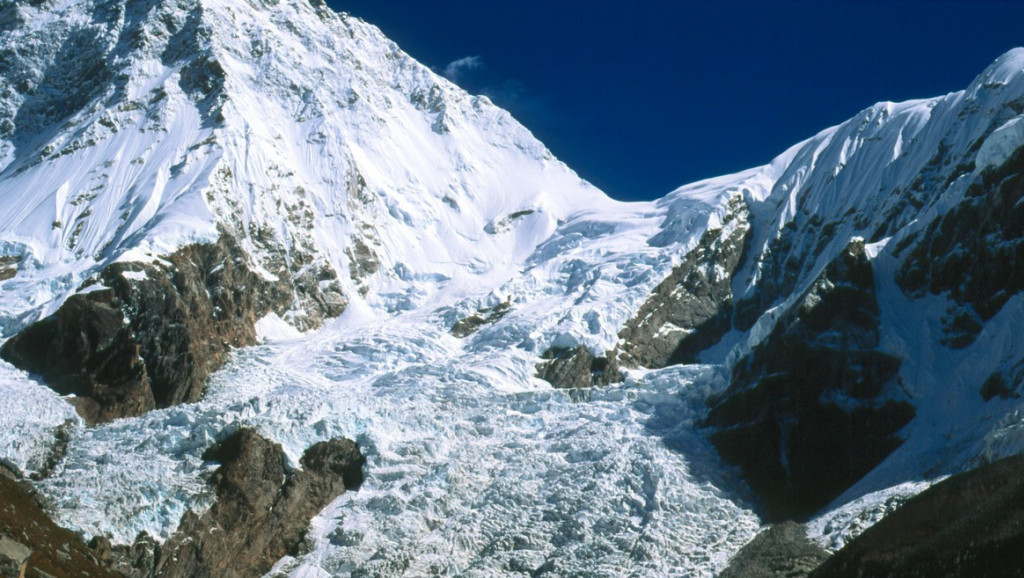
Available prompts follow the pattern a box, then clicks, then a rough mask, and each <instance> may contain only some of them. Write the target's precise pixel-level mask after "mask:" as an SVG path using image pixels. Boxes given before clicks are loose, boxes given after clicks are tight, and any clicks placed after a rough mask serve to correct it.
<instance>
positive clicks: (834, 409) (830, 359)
mask: <svg viewBox="0 0 1024 578" xmlns="http://www.w3.org/2000/svg"><path fill="white" fill-rule="evenodd" d="M878 323H879V307H878V303H877V300H876V295H875V285H874V275H873V272H872V269H871V263H870V261H869V260H868V259H867V256H866V254H865V252H864V243H863V242H862V241H854V242H852V243H850V245H849V246H848V247H847V248H846V250H845V251H844V252H843V253H842V254H841V255H840V256H839V257H838V258H837V259H835V260H834V261H833V262H832V263H831V264H829V266H828V267H826V268H825V270H824V271H823V272H822V274H821V275H820V276H819V277H818V278H817V279H816V280H815V282H814V283H813V285H812V286H811V287H810V288H809V289H808V290H807V291H806V292H805V293H804V294H803V295H802V296H801V298H800V299H799V300H798V301H797V303H796V304H795V306H793V307H792V308H790V309H789V310H788V311H787V313H785V314H784V315H783V316H782V317H781V318H780V319H779V320H778V321H777V323H776V325H775V327H774V329H773V330H772V332H771V333H770V335H769V336H768V337H767V338H766V339H765V340H764V341H763V342H762V343H761V344H759V345H758V346H757V347H755V348H754V349H753V351H751V353H750V354H749V355H747V356H746V357H745V358H743V359H741V360H740V361H739V362H738V363H737V365H736V366H735V367H734V368H733V372H732V378H731V382H730V385H729V387H728V389H727V390H726V391H725V392H724V393H722V394H721V395H720V396H717V397H715V398H713V399H711V400H709V406H710V412H709V414H708V417H707V419H706V425H708V426H711V427H712V428H714V430H713V433H712V434H711V440H712V442H713V443H714V444H715V446H716V447H717V448H718V450H719V452H720V453H721V454H722V457H724V458H725V459H726V460H727V461H729V462H732V463H734V464H737V465H739V466H740V467H742V469H743V472H744V476H745V478H746V479H747V481H748V483H749V484H750V486H751V488H752V489H753V490H754V491H755V492H757V493H758V494H759V495H760V496H761V498H762V500H763V503H764V505H765V507H766V509H767V512H766V513H767V515H768V517H769V518H773V519H787V518H793V517H795V518H801V517H803V516H806V515H808V514H810V513H812V512H813V511H815V510H817V509H818V508H820V507H822V506H824V505H826V504H827V503H828V502H829V501H831V500H832V499H834V498H835V497H837V496H838V495H839V494H840V493H841V492H842V491H843V490H845V489H846V488H847V487H849V486H850V485H851V484H852V483H853V482H855V481H857V480H858V479H860V478H861V477H862V476H863V475H864V474H866V473H867V472H868V471H870V470H871V469H872V468H873V467H874V466H875V465H877V464H878V463H879V462H880V461H881V460H882V459H884V458H885V457H886V456H887V455H888V454H889V453H890V452H892V450H894V449H895V448H896V447H898V446H899V445H900V443H901V440H900V438H899V437H898V436H897V432H898V431H899V430H900V428H902V427H903V426H904V425H905V424H906V423H907V422H908V421H909V420H910V419H911V418H912V417H913V415H914V408H913V406H911V405H910V404H909V403H908V402H907V401H906V400H905V399H904V397H903V395H902V393H901V392H900V390H899V388H897V387H895V379H894V378H895V376H896V374H897V372H898V370H899V367H900V360H899V359H898V358H895V357H892V356H890V355H887V354H885V353H883V352H881V351H879V350H878V349H877V347H878V342H879V333H878Z"/></svg>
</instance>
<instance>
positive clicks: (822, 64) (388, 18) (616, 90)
mask: <svg viewBox="0 0 1024 578" xmlns="http://www.w3.org/2000/svg"><path fill="white" fill-rule="evenodd" d="M328 2H329V4H330V5H331V6H332V7H333V8H334V9H336V10H339V11H345V12H350V13H351V14H353V15H355V16H358V17H361V18H363V19H364V20H367V21H369V22H371V23H373V24H375V25H377V26H378V27H380V28H381V29H382V30H383V31H384V33H385V34H387V35H388V36H389V37H390V38H391V39H392V40H394V41H395V42H397V43H398V45H399V46H401V47H402V48H403V49H404V50H405V51H406V52H408V53H409V54H411V55H412V56H413V57H414V58H416V59H418V60H419V61H421V62H423V63H424V64H427V65H429V66H431V67H433V68H434V69H435V70H437V71H438V72H443V71H445V69H446V67H448V66H449V64H450V63H452V62H454V61H456V60H459V59H463V58H472V59H471V60H468V61H466V62H467V63H470V65H467V66H463V67H461V68H458V70H457V71H456V74H455V75H453V76H454V77H453V80H455V81H456V82H457V83H458V84H460V85H461V86H462V87H463V88H465V89H466V90H468V91H470V92H472V93H474V94H487V95H488V96H490V97H491V99H492V100H493V101H494V102H495V103H497V104H498V105H500V106H502V107H504V108H506V109H508V110H509V111H511V112H512V114H513V115H514V116H515V117H516V118H517V119H518V120H519V121H520V122H522V123H523V124H525V125H526V126H527V127H528V128H529V129H530V130H532V131H533V133H534V134H535V135H536V136H537V137H538V138H539V139H540V140H542V141H543V142H544V143H545V144H546V145H547V146H548V147H549V148H550V149H551V150H552V152H554V154H555V155H556V156H558V157H559V158H560V159H561V160H563V161H565V162H566V163H567V164H568V165H569V166H570V167H572V168H573V169H575V170H576V171H577V172H578V173H579V174H580V175H581V176H582V177H583V178H585V179H587V180H589V181H591V182H592V183H594V184H595V185H597V186H598V187H600V188H601V189H603V190H604V191H605V192H607V193H608V194H610V195H611V196H613V197H617V198H621V199H643V198H654V197H660V196H662V195H664V194H666V193H668V192H669V191H671V190H672V189H674V188H676V187H677V186H679V185H682V184H685V183H688V182H692V181H695V180H698V179H701V178H705V177H712V176H716V175H721V174H726V173H730V172H735V171H738V170H742V169H745V168H749V167H753V166H757V165H761V164H764V163H766V162H768V161H770V160H771V159H772V158H773V157H774V156H775V155H777V154H779V153H781V152H782V151H783V150H785V149H786V148H787V147H789V146H790V145H792V144H795V143H796V142H798V141H800V140H803V139H805V138H807V137H810V136H812V135H813V134H815V133H816V132H818V131H819V130H821V129H824V128H827V127H829V126H831V125H834V124H838V123H839V122H842V121H844V120H846V119H847V118H849V117H851V116H853V115H855V114H856V113H857V112H858V111H860V110H861V109H863V108H866V107H868V106H870V105H871V104H873V103H875V102H878V101H881V100H894V101H899V100H907V99H911V98H924V97H930V96H937V95H940V94H945V93H947V92H952V91H955V90H960V89H962V88H965V87H966V86H967V84H968V83H970V81H971V80H972V79H973V78H974V76H976V75H977V74H978V73H980V72H981V71H982V70H983V69H984V68H985V67H986V66H987V65H988V64H990V63H991V62H992V61H993V60H994V59H995V58H996V57H997V56H999V55H1000V54H1002V53H1003V52H1005V51H1006V50H1008V49H1010V48H1012V47H1014V46H1019V45H1024V2H1010V1H1001V2H983V1H978V0H975V1H971V2H942V1H924V0H919V1H906V0H905V1H902V2H879V1H874V2H873V1H847V2H814V1H810V0H804V1H789V2H764V1H762V2H723V1H719V2H710V1H708V2H696V1H692V2H686V1H681V0H678V1H670V0H646V1H639V0H633V1H624V0H472V1H470V0H328ZM450 70H451V69H449V71H450Z"/></svg>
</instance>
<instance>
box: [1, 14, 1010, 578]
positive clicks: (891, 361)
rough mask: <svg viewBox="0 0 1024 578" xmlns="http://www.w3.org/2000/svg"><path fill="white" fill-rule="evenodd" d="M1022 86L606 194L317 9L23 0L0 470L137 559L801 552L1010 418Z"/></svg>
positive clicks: (721, 564) (110, 556) (8, 231)
mask: <svg viewBox="0 0 1024 578" xmlns="http://www.w3.org/2000/svg"><path fill="white" fill-rule="evenodd" d="M1022 116H1024V50H1014V51H1011V52H1009V53H1007V54H1005V55H1003V56H1002V57H1000V58H999V59H997V60H996V62H995V63H994V64H993V65H992V66H991V67H989V68H988V69H987V70H986V71H984V72H983V73H982V74H981V75H980V76H979V77H978V78H977V79H976V80H975V81H974V82H973V83H972V84H971V86H969V87H968V88H967V89H966V90H964V91H961V92H957V93H952V94H949V95H946V96H942V97H938V98H933V99H928V100H920V101H913V102H906V103H880V104H878V105H875V106H873V107H870V108H868V109H866V110H865V111H862V112H861V113H860V114H858V115H857V116H855V117H854V118H853V119H851V120H850V121H848V122H846V123H843V124H842V125H839V126H837V127H833V128H830V129H826V130H824V131H822V132H821V133H819V134H817V135H815V136H813V137H812V138H810V139H808V140H806V141H804V142H802V143H799V144H797V145H795V146H794V147H792V148H790V149H789V150H788V151H786V152H784V153H783V154H782V155H780V156H779V157H777V158H776V159H774V160H773V161H772V162H771V163H769V164H768V165H765V166H763V167H759V168H755V169H751V170H749V171H745V172H742V173H738V174H735V175H729V176H724V177H720V178H716V179H710V180H707V181H701V182H698V183H694V184H692V185H687V186H684V187H681V188H680V189H678V190H676V191H673V192H672V193H670V194H668V195H667V196H665V197H664V198H662V199H659V200H657V201H653V202H645V203H620V202H617V201H613V200H611V199H609V198H607V197H606V196H605V195H603V194H602V193H601V192H600V191H598V190H596V189H594V188H593V187H592V186H590V185H589V184H587V183H586V182H584V181H582V180H581V179H579V177H578V176H576V175H575V174H574V173H573V172H572V171H571V170H570V169H569V168H568V167H566V166H565V165H563V164H562V163H560V162H558V161H557V160H556V159H555V158H554V157H553V156H552V155H551V154H550V153H549V152H548V151H547V150H546V149H545V148H544V146H543V145H542V144H541V143H539V142H538V141H537V140H536V139H534V138H533V136H532V135H531V134H530V133H529V131H527V130H526V129H525V128H523V127H522V126H521V125H519V124H518V123H516V122H515V121H514V120H513V119H512V118H511V117H510V116H509V115H508V113H506V112H504V111H502V110H500V109H498V108H497V107H495V106H494V105H493V104H491V103H490V102H489V101H488V100H487V99H486V98H485V97H479V96H471V95H468V94H466V93H465V92H463V91H461V90H460V89H459V88H457V87H456V86H454V85H452V84H451V83H449V82H448V81H446V80H444V79H443V78H440V77H438V76H437V75H435V74H434V73H433V72H431V71H430V70H429V69H428V68H426V67H424V66H422V65H420V64H419V63H417V62H415V61H414V60H413V59H412V58H410V57H409V56H408V55H406V54H405V53H403V52H402V51H401V50H399V49H398V48H397V47H396V46H395V45H394V44H393V43H392V42H390V41H389V40H387V39H386V38H385V37H384V36H383V35H382V34H381V33H380V32H379V31H378V30H377V29H376V28H374V27H372V26H370V25H368V24H366V23H364V22H361V21H359V20H358V19H356V18H353V17H350V16H348V15H345V14H336V13H334V12H332V11H331V10H329V9H328V8H327V7H325V6H324V5H322V4H321V3H318V2H306V1H300V0H290V1H282V2H273V3H272V2H258V1H255V0H253V1H245V0H140V1H132V2H125V1H117V0H109V1H106V0H85V1H75V2H72V1H70V0H46V1H44V2H17V1H6V2H3V1H0V204H2V205H3V210H0V332H2V339H3V340H4V342H3V344H2V346H0V356H2V357H3V358H4V359H5V360H7V361H8V362H10V364H13V365H10V364H7V363H4V364H2V365H0V390H2V392H3V395H0V432H2V433H0V460H2V463H3V465H4V467H5V468H6V469H7V470H10V471H11V472H13V474H12V475H15V476H16V477H20V478H22V479H23V482H24V481H26V480H27V479H31V486H32V488H33V492H35V496H36V499H37V500H38V501H40V502H41V504H42V505H43V509H44V510H45V511H46V513H47V514H48V515H50V516H52V517H53V519H54V520H55V521H56V522H58V523H59V524H61V525H63V526H65V527H67V528H69V529H71V530H73V531H74V532H78V533H79V534H81V535H83V536H86V537H89V538H91V537H93V536H99V538H97V539H96V540H93V541H92V544H93V549H92V550H91V552H92V554H91V556H93V558H95V560H94V562H95V564H96V565H98V567H103V568H104V570H103V571H114V570H116V571H119V572H122V573H123V574H126V575H167V576H170V575H189V574H193V575H200V574H203V573H208V574H209V575H222V574H223V572H224V571H225V570H224V569H225V568H229V567H230V568H235V570H234V571H237V572H240V573H241V574H240V575H247V574H252V575H257V574H260V573H267V574H268V575H271V576H286V575H290V576H334V575H342V576H370V575H374V576H394V575H480V576H483V575H495V574H504V575H537V576H539V575H551V576H556V575H595V576H601V575H621V574H623V573H627V574H636V575H680V576H712V575H716V574H718V573H720V572H723V571H725V572H726V573H728V572H733V573H734V574H733V575H735V572H736V571H737V570H736V569H735V568H731V569H729V570H726V567H727V566H728V564H729V561H730V559H731V558H732V557H733V556H734V555H735V554H736V553H737V552H738V551H740V548H741V547H743V546H744V545H745V544H747V543H748V542H751V540H752V539H753V538H754V537H755V536H757V535H758V533H759V529H760V528H761V527H762V525H763V524H765V523H767V522H772V521H781V520H794V519H795V520H798V521H800V522H805V523H806V527H805V528H794V527H792V526H789V525H783V526H779V527H778V528H777V529H775V530H772V531H771V533H763V534H762V535H761V536H760V537H759V540H761V542H760V543H764V544H772V543H775V542H776V541H779V540H782V541H786V540H788V541H791V542H792V541H797V542H799V541H800V540H803V539H804V538H803V535H804V533H806V535H807V539H809V540H810V541H811V542H813V543H814V544H816V546H813V547H812V546H811V545H810V544H805V545H799V544H797V545H794V546H793V548H792V549H783V550H778V551H786V552H793V558H794V559H798V560H799V564H796V566H799V567H800V568H804V569H805V570H809V569H810V567H812V566H813V565H814V564H817V562H818V561H819V560H820V559H821V557H823V556H825V555H827V552H829V551H836V550H840V549H842V548H843V546H844V545H845V544H846V543H847V542H850V541H851V540H854V542H852V543H851V544H856V543H857V540H856V536H857V535H859V534H860V533H861V532H862V531H863V530H864V529H865V528H867V527H868V526H871V525H872V524H873V523H874V522H876V521H878V520H879V519H882V518H883V517H885V516H886V515H888V514H889V513H890V512H891V511H892V510H893V509H895V508H896V507H897V506H898V505H899V504H901V503H903V502H904V501H905V500H907V499H908V498H909V497H911V496H913V495H915V494H917V493H919V492H921V491H922V490H924V489H925V488H927V487H928V486H929V485H930V484H932V483H934V482H936V481H939V480H941V479H943V478H944V477H946V476H948V475H951V474H956V473H959V472H962V471H967V470H971V469H973V468H975V467H977V466H980V465H982V464H985V463H987V462H991V461H995V460H998V459H999V458H1003V457H1008V456H1013V455H1015V454H1018V453H1020V451H1021V450H1022V449H1024V436H1022V434H1021V432H1022V431H1024V429H1022V428H1021V427H1020V426H1021V423H1022V422H1021V419H1022V418H1021V410H1022V409H1024V407H1022V405H1024V404H1022V402H1021V401H1020V392H1019V390H1018V388H1019V385H1020V383H1021V380H1022V373H1024V370H1022V369H1021V368H1022V367H1024V345H1022V344H1020V343H1019V340H1016V339H1015V337H1014V336H1015V335H1016V334H1017V332H1018V331H1019V330H1021V329H1022V327H1021V326H1022V325H1024V308H1022V307H1024V306H1022V304H1021V302H1020V301H1021V297H1020V292H1021V290H1022V289H1024V281H1022V280H1021V279H1024V277H1021V275H1022V274H1020V273H1019V272H1018V266H1017V264H1018V263H1020V262H1021V260H1020V259H1018V253H1019V251H1020V247H1021V246H1022V243H1024V238H1022V234H1024V230H1020V226H1021V223H1024V220H1022V218H1019V217H1020V215H1018V214H1017V213H1018V212H1020V206H1021V202H1020V201H1021V198H1022V197H1024V181H1022V180H1021V176H1020V175H1021V170H1022V169H1024V148H1022V145H1024V128H1021V127H1024V124H1020V119H1021V117H1022ZM1022 270H1024V269H1022ZM19 368H20V369H19ZM592 386H600V387H592ZM55 432H58V433H56V434H55ZM342 438H347V439H348V440H354V442H355V443H352V442H350V441H341V440H342ZM225 448H227V449H225ZM325 448H332V449H331V450H330V451H329V452H328V450H327V449H325ZM325 452H327V453H325ZM332 452H333V453H332ZM311 456H312V457H311ZM363 460H365V469H364V468H363V466H362V464H363ZM353 464H354V465H353ZM353 467H355V468H357V469H358V470H359V472H360V477H363V478H364V479H362V480H361V483H357V482H355V481H353V480H352V475H354V474H351V471H352V470H351V468H353ZM979 471H983V470H979ZM984 471H988V470H984ZM1000 471H1001V470H1000ZM343 472H350V473H349V474H345V475H348V476H349V477H348V478H345V475H343ZM979 475H983V476H986V477H984V478H983V479H985V480H992V479H995V480H1000V479H1005V476H1004V477H1000V476H999V475H995V476H994V477H993V476H992V475H989V474H979ZM343 478H344V479H343ZM953 479H954V480H955V479H958V478H953ZM951 482H952V480H951ZM985 483H990V482H988V481H986V482H985ZM357 486H358V491H348V492H343V490H344V488H345V487H348V488H350V489H351V488H355V487H357ZM941 486H942V484H939V485H936V486H935V488H936V490H941V488H940V487H941ZM951 487H954V488H955V487H957V486H955V484H954V485H953V486H951ZM1006 487H1008V488H1009V487H1010V486H1009V485H1007V486H1006ZM11 491H14V490H11ZM953 492H954V493H953V495H959V494H956V490H953ZM924 498H925V496H922V499H924ZM935 502H936V500H934V499H933V500H932V502H928V501H927V500H926V501H925V502H924V503H926V504H927V503H935ZM938 502H941V500H938ZM914 503H920V502H914ZM1000 504H1001V502H1000ZM909 507H910V504H908V508H909ZM915 507H918V508H920V507H922V506H915ZM20 511H25V512H28V511H29V510H20ZM274 512H279V513H278V514H274ZM280 512H296V514H295V516H294V517H295V519H293V520H290V523H289V524H283V523H282V522H281V518H280V516H281V514H280ZM25 515H28V514H25ZM33 515H34V514H33ZM275 516H277V517H275ZM917 516H918V517H919V518H920V517H922V516H924V515H922V514H918V515H917ZM310 518H311V520H310ZM924 518H927V516H924ZM1010 518H1012V515H1011V516H1010ZM296 520H299V522H296ZM307 521H308V523H307ZM965 523H968V524H975V522H974V521H968V522H965ZM976 526H977V524H975V525H972V526H970V527H972V528H973V527H976ZM11 527H14V526H11ZM879 527H880V528H881V527H882V526H879ZM1001 527H1002V526H1001ZM1011 527H1012V525H1011ZM213 528H219V529H220V530H219V531H221V532H222V534H218V533H217V532H214V533H213V534H211V533H210V530H211V529H213ZM54 531H56V530H54ZM13 532H14V531H13V530H10V531H9V532H8V533H13ZM199 535H207V536H213V535H218V536H220V535H222V536H224V537H223V538H209V539H208V540H205V541H204V540H198V541H197V540H196V539H194V538H190V536H193V537H194V536H199ZM912 535H913V534H912ZM864 536H865V538H864V539H865V540H870V539H872V538H870V536H869V534H867V533H865V534H864ZM7 539H9V540H13V541H14V542H17V541H18V539H17V537H15V536H8V537H7ZM233 539H239V540H242V541H243V542H245V543H248V544H251V545H255V546H253V548H256V547H257V546H258V548H256V549H259V550H261V551H260V552H259V553H256V551H255V550H253V552H251V553H245V552H242V553H240V554H239V559H241V558H244V559H246V560H247V562H251V563H252V565H251V566H248V565H247V566H242V565H234V562H232V561H231V560H229V559H228V558H227V557H226V556H227V554H226V552H238V549H237V548H234V547H233V546H231V545H230V544H232V542H231V540H233ZM1014 539H1016V538H1015V537H1014V535H1011V536H1009V537H1006V536H1002V537H998V539H996V540H994V541H993V543H995V544H1004V543H1011V544H1012V543H1013V540H1014ZM911 541H912V540H911ZM22 545H23V546H24V544H23V543H22ZM805 546H806V547H805ZM947 546H948V545H947ZM913 547H917V548H920V544H917V545H914V546H913ZM944 547H945V546H944ZM999 547H1000V548H1002V546H999ZM75 548H78V546H75ZM815 548H817V549H815ZM851 548H853V550H851V552H853V553H852V554H848V555H847V554H844V555H843V556H844V557H836V558H835V560H836V562H835V563H834V564H836V565H839V564H843V565H844V566H843V568H850V567H851V566H849V565H850V564H856V563H859V562H857V561H858V560H871V561H870V563H871V564H876V563H878V562H877V559H872V558H865V557H864V555H863V554H857V552H861V551H863V547H857V546H853V545H851ZM857 548H861V549H860V550H858V549H857ZM44 549H45V548H44ZM15 550H17V548H15V549H14V550H11V551H12V552H14V551H15ZM87 550H88V545H86V546H82V547H81V549H77V550H75V551H76V552H78V551H83V552H86V554H85V556H86V557H88V555H89V554H88V552H87ZM773 550H775V548H774V546H769V547H757V546H756V544H752V545H751V548H749V549H744V551H743V553H741V555H738V556H736V560H737V564H743V565H745V566H744V567H745V568H750V567H753V566H749V564H754V565H755V566H756V565H757V564H761V566H765V565H766V564H767V565H768V566H771V564H773V563H769V562H770V561H769V562H764V560H761V561H760V562H759V561H758V557H759V555H758V554H757V552H759V551H762V552H763V551H769V552H770V551H773ZM17 551H18V552H21V550H17ZM993 551H1002V550H998V548H997V549H996V550H993ZM908 552H909V550H908ZM43 554H44V553H43V552H42V549H40V553H38V554H34V555H35V556H37V557H40V559H41V557H42V556H43ZM243 554H244V555H243ZM250 554H252V555H250ZM876 558H880V559H882V560H883V561H884V560H892V559H899V558H900V555H899V554H898V553H897V554H892V553H887V554H885V555H884V556H879V557H876ZM25 560H28V562H27V563H28V564H29V565H31V563H32V560H33V558H31V557H29V558H27V559H23V560H21V562H24V561H25ZM197 560H198V561H204V562H202V564H207V566H203V565H202V564H200V563H199V562H197ZM751 560H754V561H753V562H751ZM850 560H853V562H849V561H850ZM21 562H19V563H21ZM83 563H84V562H83ZM210 564H212V565H210ZM239 564H240V562H239ZM104 565H105V566H104ZM793 567H794V565H793V564H790V565H789V566H788V568H789V569H790V570H792V569H793ZM835 567H839V566H835ZM40 568H42V566H40ZM242 568H244V569H242ZM824 568H825V567H823V569H822V570H821V571H822V572H824V571H825V570H824ZM873 568H876V567H874V566H873ZM44 571H46V570H44ZM801 571H803V570H801ZM900 571H904V570H900ZM906 571H907V572H913V571H914V569H913V568H910V569H909V570H906ZM175 572H177V573H178V574H175ZM218 573H220V574H218ZM51 574H52V572H51ZM203 575H205V574H203Z"/></svg>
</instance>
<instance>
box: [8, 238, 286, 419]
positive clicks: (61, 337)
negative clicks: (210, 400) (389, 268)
mask: <svg viewBox="0 0 1024 578" xmlns="http://www.w3.org/2000/svg"><path fill="white" fill-rule="evenodd" d="M290 302H291V294H290V291H289V287H288V285H287V282H286V281H277V282H275V281H269V280H267V279H265V278H263V277H262V276H260V275H258V274H257V273H256V272H254V271H253V270H252V269H251V268H250V267H249V265H248V260H247V258H246V255H245V253H244V252H243V251H242V250H241V248H240V247H239V246H238V244H237V243H236V242H235V240H234V239H233V238H232V237H231V236H229V235H222V236H221V237H220V240H219V241H218V242H217V243H214V244H197V245H190V246H187V247H184V248H182V249H180V250H178V251H176V252H175V253H173V254H172V255H170V256H168V257H166V258H165V259H162V260H155V261H153V262H151V263H115V264H113V265H110V266H109V267H107V268H106V269H104V270H103V272H102V273H101V274H100V275H98V276H97V277H96V278H94V279H92V280H90V281H89V282H87V283H86V286H85V287H84V290H83V291H82V292H80V293H79V294H77V295H74V296H72V297H70V298H69V299H68V300H67V301H66V302H65V303H64V305H62V306H61V308H60V309H59V310H58V311H57V312H56V313H55V314H53V315H52V316H50V317H48V318H46V319H43V320H42V321H39V322H37V323H35V324H33V325H30V326H29V327H27V328H26V329H25V330H23V331H22V332H21V333H19V334H17V335H15V336H14V337H12V338H11V339H10V340H9V341H7V342H6V343H5V344H4V346H3V347H2V348H0V356H2V357H3V358H4V359H6V360H7V361H9V362H10V363H12V364H13V365H15V366H17V367H19V368H22V369H25V370H27V371H30V372H33V373H37V374H39V375H41V376H42V378H43V379H44V380H45V381H46V383H47V384H48V385H50V387H52V388H53V389H54V390H56V391H57V392H59V393H61V394H65V395H66V394H74V395H75V396H76V398H75V399H74V401H75V404H76V408H77V409H78V411H79V413H80V414H81V415H82V416H83V417H84V418H85V419H86V421H87V422H90V423H94V422H101V421H108V420H111V419H115V418H118V417H125V416H134V415H140V414H142V413H144V412H146V411H148V410H150V409H153V408H154V407H168V406H172V405H176V404H179V403H186V402H193V401H196V400H198V399H199V397H200V395H201V394H202V391H203V387H204V384H205V382H206V379H207V377H208V376H209V375H210V373H211V372H213V371H215V370H216V369H218V368H219V367H220V366H222V365H223V364H224V363H225V361H226V360H227V354H228V352H229V351H230V349H231V348H232V347H242V346H245V345H252V344H254V343H255V342H256V331H255V322H256V320H257V319H259V318H260V317H262V316H263V315H265V314H267V313H269V312H271V311H276V312H280V313H283V312H284V309H285V308H286V307H287V306H288V305H289V304H290Z"/></svg>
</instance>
